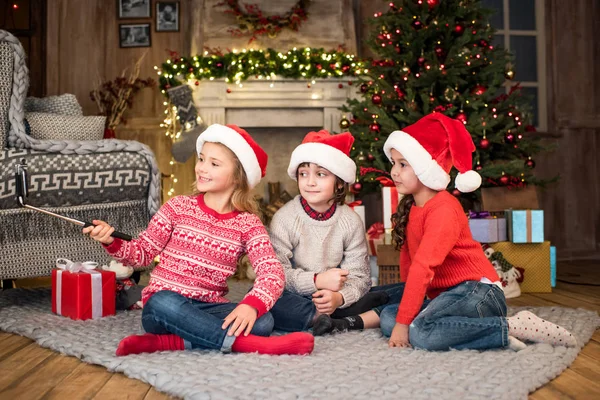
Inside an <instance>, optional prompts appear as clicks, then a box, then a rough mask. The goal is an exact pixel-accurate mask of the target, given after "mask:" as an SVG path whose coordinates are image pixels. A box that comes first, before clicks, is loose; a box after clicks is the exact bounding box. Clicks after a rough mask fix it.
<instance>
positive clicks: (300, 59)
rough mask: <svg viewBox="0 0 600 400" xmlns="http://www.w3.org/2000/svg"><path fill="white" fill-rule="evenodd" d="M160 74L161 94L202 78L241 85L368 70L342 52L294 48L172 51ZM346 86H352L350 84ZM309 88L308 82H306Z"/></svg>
mask: <svg viewBox="0 0 600 400" xmlns="http://www.w3.org/2000/svg"><path fill="white" fill-rule="evenodd" d="M154 69H156V70H157V73H158V75H159V86H160V89H161V93H163V94H164V95H166V90H167V89H169V88H171V87H175V86H179V85H182V84H184V83H188V82H194V84H196V85H199V84H200V81H201V80H203V79H210V80H214V79H219V78H225V81H226V82H227V83H231V84H240V82H242V81H245V80H247V79H249V78H257V79H267V80H271V79H275V78H276V77H280V78H293V79H307V80H310V79H319V78H332V77H335V78H341V77H355V78H356V77H358V76H359V75H366V74H367V73H368V70H367V69H365V64H364V62H362V61H359V60H356V57H355V56H354V55H352V54H347V53H345V52H343V51H342V50H341V49H339V50H335V51H330V52H326V51H324V50H323V49H322V48H310V47H307V48H302V49H298V48H295V47H294V48H293V49H292V50H289V51H287V52H279V51H277V50H274V49H265V50H248V49H244V50H242V51H236V50H233V51H232V52H228V53H222V52H220V51H214V50H213V51H212V52H211V53H209V52H208V51H206V52H205V53H204V55H201V56H190V57H180V56H179V55H178V54H177V53H175V52H171V58H170V59H168V60H167V61H165V62H164V63H163V64H162V65H161V68H158V67H156V66H155V67H154ZM349 84H351V83H350V82H349ZM309 85H310V83H309Z"/></svg>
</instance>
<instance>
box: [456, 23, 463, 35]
mask: <svg viewBox="0 0 600 400" xmlns="http://www.w3.org/2000/svg"><path fill="white" fill-rule="evenodd" d="M464 31H465V26H464V25H463V24H456V25H455V26H454V33H456V34H457V35H462V34H463V32H464Z"/></svg>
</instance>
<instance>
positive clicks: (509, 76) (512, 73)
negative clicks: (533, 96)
mask: <svg viewBox="0 0 600 400" xmlns="http://www.w3.org/2000/svg"><path fill="white" fill-rule="evenodd" d="M504 77H505V78H506V79H508V80H509V81H512V80H513V79H515V71H513V70H512V69H507V70H506V71H505V72H504Z"/></svg>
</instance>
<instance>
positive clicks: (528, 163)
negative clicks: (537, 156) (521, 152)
mask: <svg viewBox="0 0 600 400" xmlns="http://www.w3.org/2000/svg"><path fill="white" fill-rule="evenodd" d="M525 166H526V167H528V168H531V169H533V168H535V161H533V160H532V159H531V157H528V158H527V160H526V161H525Z"/></svg>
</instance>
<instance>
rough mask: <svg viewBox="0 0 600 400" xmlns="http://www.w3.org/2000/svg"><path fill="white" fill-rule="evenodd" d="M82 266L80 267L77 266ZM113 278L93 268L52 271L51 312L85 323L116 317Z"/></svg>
mask: <svg viewBox="0 0 600 400" xmlns="http://www.w3.org/2000/svg"><path fill="white" fill-rule="evenodd" d="M79 264H81V263H79ZM115 301H116V275H115V273H114V272H112V271H103V270H95V269H92V268H89V269H86V268H83V269H80V270H79V271H75V270H71V271H69V269H68V268H67V269H54V270H53V271H52V312H53V313H55V314H58V315H62V316H65V317H69V318H71V319H78V320H86V319H96V318H101V317H106V316H108V315H114V314H115Z"/></svg>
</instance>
